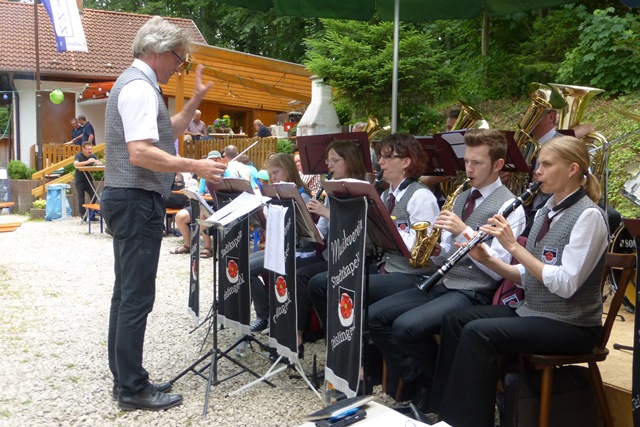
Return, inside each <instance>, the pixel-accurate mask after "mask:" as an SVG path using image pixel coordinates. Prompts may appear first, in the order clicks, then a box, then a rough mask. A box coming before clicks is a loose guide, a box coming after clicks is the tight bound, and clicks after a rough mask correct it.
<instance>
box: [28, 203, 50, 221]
mask: <svg viewBox="0 0 640 427" xmlns="http://www.w3.org/2000/svg"><path fill="white" fill-rule="evenodd" d="M46 208H47V201H46V200H44V199H38V200H36V201H35V202H33V207H32V208H31V212H30V213H31V219H36V218H39V219H44V216H45V213H46V211H47V209H46Z"/></svg>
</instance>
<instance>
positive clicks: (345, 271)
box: [325, 195, 368, 397]
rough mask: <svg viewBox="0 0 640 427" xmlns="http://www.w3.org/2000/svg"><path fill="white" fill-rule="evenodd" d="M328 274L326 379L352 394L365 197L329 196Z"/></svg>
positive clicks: (358, 350) (358, 348) (357, 362)
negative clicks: (343, 197)
mask: <svg viewBox="0 0 640 427" xmlns="http://www.w3.org/2000/svg"><path fill="white" fill-rule="evenodd" d="M329 198H330V199H329V203H330V204H331V219H330V221H329V222H330V224H329V240H328V244H329V276H328V292H327V363H326V367H325V378H326V379H327V381H329V382H331V384H333V386H334V387H335V388H336V389H337V390H340V391H341V392H343V393H344V394H346V395H347V397H354V396H355V395H356V394H357V393H358V384H359V377H360V367H361V364H362V327H363V313H364V310H363V299H364V297H363V288H364V280H365V259H364V257H365V243H366V235H367V208H368V203H367V199H366V198H365V197H359V198H354V199H346V200H345V199H337V198H334V197H333V196H331V195H329Z"/></svg>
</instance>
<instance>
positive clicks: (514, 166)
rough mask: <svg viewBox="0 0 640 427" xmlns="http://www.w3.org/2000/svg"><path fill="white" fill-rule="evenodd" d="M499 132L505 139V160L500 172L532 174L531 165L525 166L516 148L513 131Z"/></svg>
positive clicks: (518, 149)
mask: <svg viewBox="0 0 640 427" xmlns="http://www.w3.org/2000/svg"><path fill="white" fill-rule="evenodd" d="M500 132H502V133H503V134H504V136H505V138H506V139H507V158H506V159H505V162H504V166H503V167H502V170H503V171H504V172H524V173H528V174H531V173H533V165H529V164H527V161H526V160H525V158H524V156H523V155H522V152H521V151H520V148H518V143H517V142H516V140H515V134H516V133H515V131H512V130H503V131H500Z"/></svg>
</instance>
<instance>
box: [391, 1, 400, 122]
mask: <svg viewBox="0 0 640 427" xmlns="http://www.w3.org/2000/svg"><path fill="white" fill-rule="evenodd" d="M399 27H400V0H394V4H393V79H392V80H393V81H392V83H391V85H392V86H391V133H396V131H397V129H398V39H399V38H400V28H399Z"/></svg>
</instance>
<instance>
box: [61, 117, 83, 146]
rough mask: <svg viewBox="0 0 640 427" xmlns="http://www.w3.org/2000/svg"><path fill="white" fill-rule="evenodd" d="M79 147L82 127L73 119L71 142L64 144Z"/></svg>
mask: <svg viewBox="0 0 640 427" xmlns="http://www.w3.org/2000/svg"><path fill="white" fill-rule="evenodd" d="M74 144H75V145H81V144H82V126H80V124H79V123H78V119H76V118H75V117H74V118H72V119H71V140H70V141H68V142H65V145H74Z"/></svg>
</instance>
